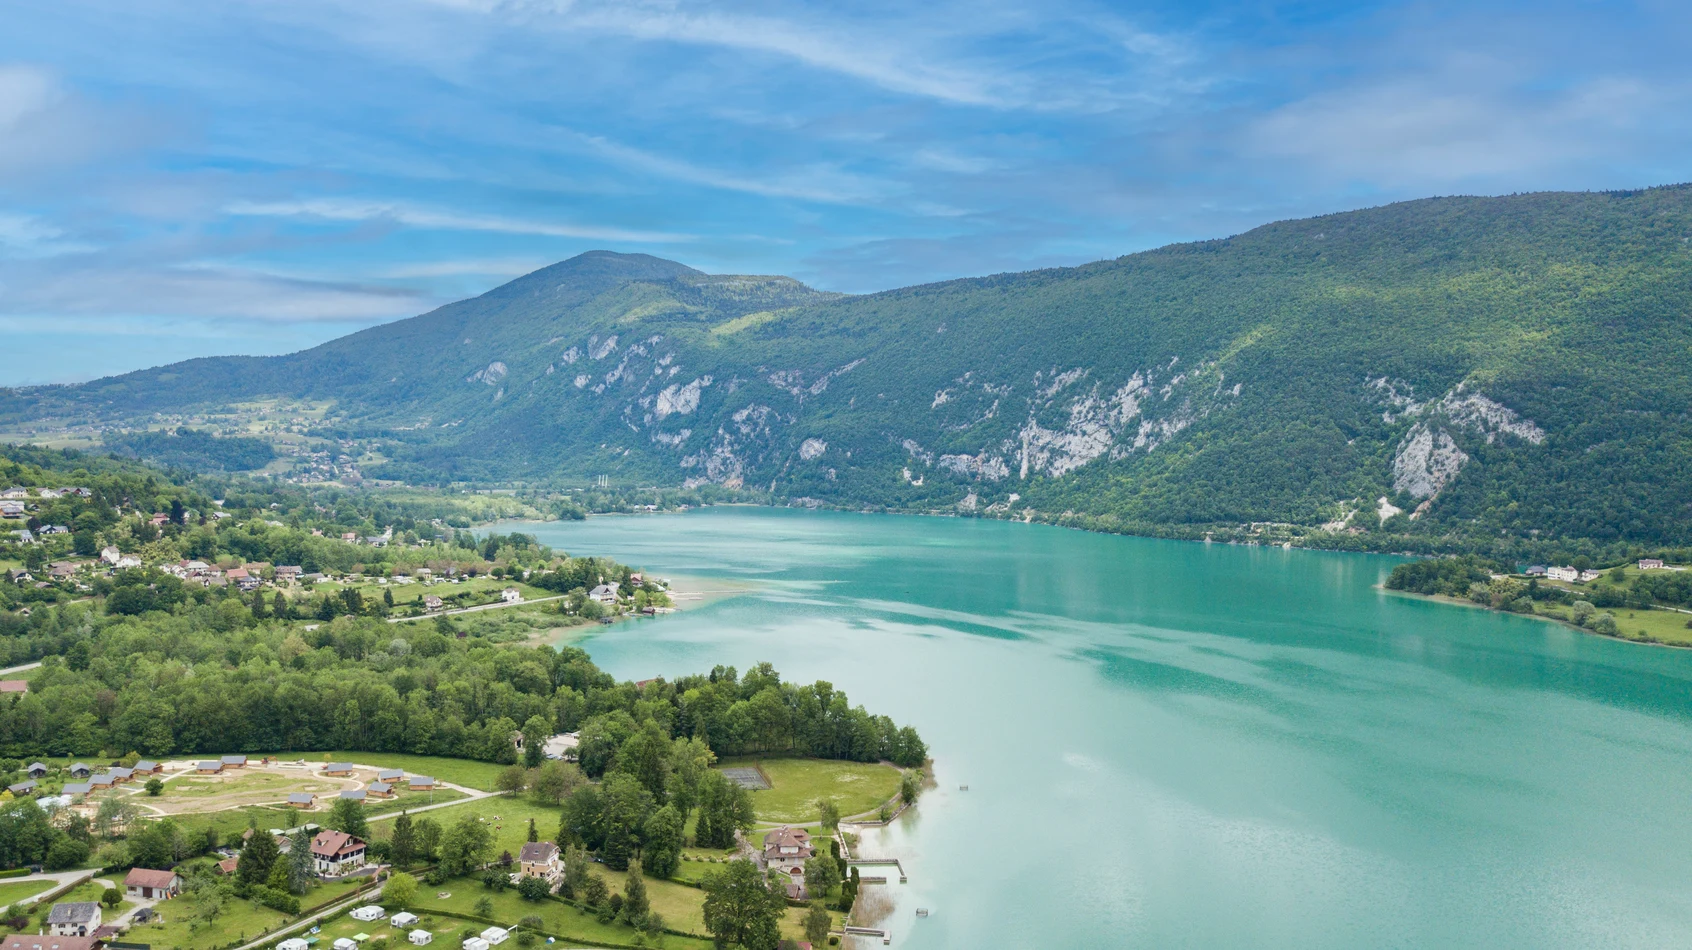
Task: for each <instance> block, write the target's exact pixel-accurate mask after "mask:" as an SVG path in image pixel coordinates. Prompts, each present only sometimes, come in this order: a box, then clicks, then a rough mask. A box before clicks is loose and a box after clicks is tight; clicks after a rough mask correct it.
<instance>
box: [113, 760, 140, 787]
mask: <svg viewBox="0 0 1692 950" xmlns="http://www.w3.org/2000/svg"><path fill="white" fill-rule="evenodd" d="M108 774H110V775H111V777H112V784H113V785H122V784H123V783H125V782H127V781H129V780H130V779H132V778H134V777H135V770H134V769H128V768H124V767H123V766H121V765H119V766H114V767H113V768H112V770H111V772H110V773H108Z"/></svg>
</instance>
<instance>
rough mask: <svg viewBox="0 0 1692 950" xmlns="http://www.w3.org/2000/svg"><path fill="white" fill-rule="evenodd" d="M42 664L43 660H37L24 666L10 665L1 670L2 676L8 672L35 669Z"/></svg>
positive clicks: (0, 674)
mask: <svg viewBox="0 0 1692 950" xmlns="http://www.w3.org/2000/svg"><path fill="white" fill-rule="evenodd" d="M40 665H41V661H40V660H36V661H35V662H34V663H25V664H24V665H23V666H9V667H7V668H5V669H3V670H0V676H5V675H6V674H7V673H22V672H24V671H25V670H33V669H35V668H36V667H38V666H40Z"/></svg>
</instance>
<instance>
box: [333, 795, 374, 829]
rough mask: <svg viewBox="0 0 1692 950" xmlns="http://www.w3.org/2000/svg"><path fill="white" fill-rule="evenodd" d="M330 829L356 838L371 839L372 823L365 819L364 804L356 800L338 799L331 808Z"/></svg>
mask: <svg viewBox="0 0 1692 950" xmlns="http://www.w3.org/2000/svg"><path fill="white" fill-rule="evenodd" d="M328 824H329V827H331V828H333V829H335V830H336V831H344V832H346V833H347V834H349V835H352V836H353V837H355V838H368V837H370V821H369V819H367V818H365V817H364V803H363V802H361V801H359V800H357V799H355V798H337V799H335V804H334V805H332V806H330V808H329V818H328Z"/></svg>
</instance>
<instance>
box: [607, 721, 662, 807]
mask: <svg viewBox="0 0 1692 950" xmlns="http://www.w3.org/2000/svg"><path fill="white" fill-rule="evenodd" d="M670 753H671V748H670V737H669V736H668V735H666V734H665V733H664V727H663V726H660V725H659V724H658V723H656V722H653V721H652V720H650V719H649V720H647V721H646V724H645V725H643V726H641V728H640V731H639V732H636V733H635V734H634V735H632V736H630V737H629V738H628V739H626V740H624V742H623V744H622V745H621V746H620V747H618V749H617V756H616V759H615V762H614V764H613V766H612V768H614V769H616V770H617V771H619V772H627V773H629V774H630V775H633V776H634V777H635V778H636V779H638V780H639V781H640V784H641V785H643V786H645V788H646V790H647V791H648V792H650V793H651V794H652V797H653V799H654V800H655V801H657V802H658V803H659V804H662V803H663V801H664V794H665V786H666V785H667V784H668V782H669V779H670Z"/></svg>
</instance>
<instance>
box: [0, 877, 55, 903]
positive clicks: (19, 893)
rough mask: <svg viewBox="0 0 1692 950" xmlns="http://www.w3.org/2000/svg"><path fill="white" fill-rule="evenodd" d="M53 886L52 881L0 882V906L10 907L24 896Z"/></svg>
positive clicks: (31, 895) (50, 888)
mask: <svg viewBox="0 0 1692 950" xmlns="http://www.w3.org/2000/svg"><path fill="white" fill-rule="evenodd" d="M54 886H55V885H54V883H53V882H52V881H8V882H6V883H5V884H0V907H10V906H11V905H13V904H15V903H17V902H18V901H21V900H23V899H24V898H26V897H34V896H35V895H37V894H39V893H41V892H42V891H47V890H52V889H53V887H54Z"/></svg>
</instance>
